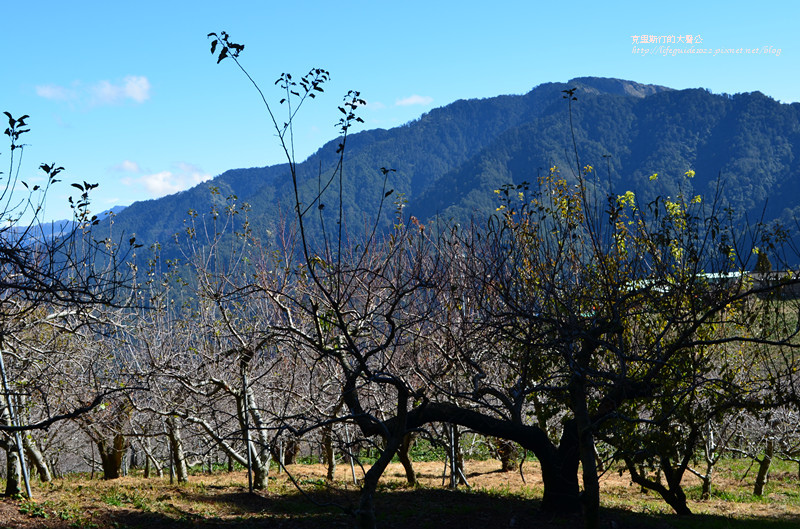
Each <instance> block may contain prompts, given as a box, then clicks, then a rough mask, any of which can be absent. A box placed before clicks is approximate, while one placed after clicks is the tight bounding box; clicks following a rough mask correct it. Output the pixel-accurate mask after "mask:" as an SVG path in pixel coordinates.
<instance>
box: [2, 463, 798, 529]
mask: <svg viewBox="0 0 800 529" xmlns="http://www.w3.org/2000/svg"><path fill="white" fill-rule="evenodd" d="M415 468H416V469H417V471H418V474H419V478H420V481H421V485H420V486H418V487H416V488H412V487H408V486H407V485H406V484H405V482H404V474H403V472H402V467H400V465H399V464H393V465H391V466H390V467H389V470H388V471H387V473H386V476H385V478H384V480H383V482H382V485H381V491H380V494H379V495H378V498H377V513H378V524H379V526H380V527H384V528H392V529H403V528H414V529H424V528H434V529H445V528H449V527H457V528H459V529H469V528H481V529H483V528H487V527H537V528H544V529H550V528H564V527H579V526H580V520H579V518H577V517H575V516H568V515H564V516H553V515H549V514H543V513H541V512H540V511H539V499H540V498H541V494H542V483H541V479H540V476H539V473H538V468H537V466H536V463H533V462H528V463H526V464H525V466H524V473H525V478H526V482H525V483H523V481H522V478H521V476H520V474H519V473H518V472H510V473H504V472H500V470H499V468H500V464H499V463H498V462H496V461H491V460H489V461H469V462H467V464H466V470H467V477H468V480H469V482H470V485H471V488H466V487H463V486H462V487H461V488H460V489H459V490H457V491H451V490H447V489H445V488H443V487H442V471H443V463H441V462H425V463H416V464H415ZM290 471H291V472H292V474H293V475H294V477H295V479H296V480H297V482H298V483H299V484H300V485H301V486H302V488H303V490H304V491H305V493H303V494H301V493H299V492H298V491H297V490H296V488H295V487H294V486H293V485H292V484H291V483H290V482H289V481H288V479H287V478H286V474H285V473H282V474H276V473H274V472H273V474H272V477H271V478H272V479H271V480H270V485H269V489H268V490H267V491H264V492H259V493H257V494H254V495H250V494H248V493H247V487H246V483H247V478H246V476H245V474H244V473H243V472H234V473H230V474H229V473H216V474H211V475H210V474H196V475H193V476H192V477H191V479H190V481H189V483H187V484H183V485H180V486H179V485H170V484H169V480H168V479H167V478H164V479H158V478H152V479H147V480H145V479H143V478H141V477H139V476H128V477H125V478H121V479H118V480H114V481H97V480H94V481H91V480H88V479H87V478H86V476H70V477H67V478H65V479H61V480H57V481H55V482H54V483H52V484H34V497H35V500H33V501H31V500H23V499H8V500H5V501H0V527H2V528H15V529H16V528H24V529H33V528H65V529H66V528H75V529H79V528H86V529H90V528H94V529H105V528H135V527H141V528H146V529H162V528H167V527H170V528H172V527H177V528H188V527H218V528H249V527H259V528H263V527H287V528H290V527H291V528H294V527H299V528H312V527H314V528H316V527H327V528H335V527H350V526H352V521H351V518H350V517H349V516H348V515H347V514H346V513H345V512H344V511H343V510H342V508H339V507H336V505H338V506H341V507H344V508H347V507H351V506H352V505H354V504H355V502H356V501H357V487H355V486H354V485H353V484H352V478H351V476H350V468H349V467H348V466H344V465H342V466H340V467H339V469H338V472H337V479H336V481H335V482H334V484H332V485H331V484H329V483H327V482H326V481H325V480H324V479H323V478H324V468H323V467H322V466H320V465H295V466H293V467H290ZM717 472H718V475H717V476H716V479H715V483H716V487H715V488H714V489H713V493H712V497H711V499H709V500H705V501H701V500H700V487H699V483H694V481H692V480H691V479H690V480H689V481H688V482H687V485H688V493H689V497H690V499H691V501H690V508H691V509H692V511H693V512H695V513H696V515H695V516H690V517H677V516H674V515H672V514H671V512H670V509H669V507H668V506H667V505H666V504H665V503H664V502H663V501H662V500H661V499H660V498H659V497H657V496H656V495H654V494H653V493H649V494H644V493H642V492H641V491H640V490H639V487H637V486H635V485H632V484H631V483H630V480H629V479H628V477H627V476H626V475H625V474H622V475H620V474H618V473H608V474H606V475H605V476H603V478H602V484H601V487H602V490H603V495H602V499H601V501H602V505H603V522H602V526H603V527H619V528H626V527H627V528H636V529H638V528H665V529H667V528H675V529H683V528H687V529H691V528H702V529H715V528H733V529H746V528H767V529H789V528H794V529H797V528H798V527H800V480H798V477H797V469H796V468H790V467H788V466H785V467H781V466H778V467H777V468H775V469H773V473H772V476H771V481H770V483H769V485H768V486H767V489H766V493H765V495H764V496H763V497H761V498H758V497H755V496H753V495H752V493H751V492H752V479H753V472H754V470H753V469H750V470H749V471H748V469H747V464H746V463H742V462H741V461H731V462H726V464H725V465H724V466H723V468H720V469H718V471H717Z"/></svg>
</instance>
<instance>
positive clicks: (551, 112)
mask: <svg viewBox="0 0 800 529" xmlns="http://www.w3.org/2000/svg"><path fill="white" fill-rule="evenodd" d="M572 88H575V89H576V91H575V96H576V97H577V101H574V102H573V105H572V121H573V124H574V128H573V129H570V126H569V121H570V116H569V114H568V108H567V104H566V102H565V101H564V100H563V96H564V93H563V91H564V90H568V89H572ZM573 132H574V134H575V137H576V141H577V143H578V153H579V159H580V162H581V164H582V163H583V162H585V163H586V164H587V165H595V166H596V169H597V171H600V172H603V173H604V175H603V176H604V178H605V179H607V180H608V182H609V184H608V186H609V189H607V191H612V190H613V189H618V188H625V189H626V190H627V189H629V188H630V189H633V190H635V191H636V192H637V193H642V195H643V197H654V196H655V194H658V193H660V194H665V195H669V194H675V193H677V192H678V191H679V188H680V187H681V186H684V187H686V186H688V187H689V188H691V189H689V191H691V192H699V193H708V192H710V191H712V188H711V185H712V182H715V181H716V177H717V175H718V174H720V173H722V174H723V177H724V178H726V179H727V181H728V184H727V185H728V186H729V187H730V189H729V192H728V195H729V196H726V200H727V201H728V203H730V204H731V205H733V206H734V207H737V208H740V209H742V210H743V211H745V212H748V213H750V212H753V211H756V210H757V209H758V206H759V202H763V201H764V200H766V199H767V198H771V199H772V202H773V204H772V206H771V208H768V209H769V213H770V215H771V217H772V218H777V217H781V216H784V217H785V218H790V217H791V216H792V215H795V214H797V213H800V209H798V203H800V198H798V196H797V193H798V191H797V188H798V187H800V186H796V182H797V180H798V179H800V168H798V164H797V160H798V159H800V158H799V157H798V156H797V155H796V153H799V151H800V104H793V105H786V104H782V103H778V102H776V101H774V100H773V99H771V98H769V97H767V96H765V95H763V94H761V93H760V92H752V93H746V94H736V95H733V96H731V95H728V94H712V93H711V92H710V91H708V90H705V89H687V90H676V89H672V88H669V87H664V86H659V85H647V84H641V83H638V82H635V81H627V80H622V79H614V78H602V77H577V78H574V79H571V80H570V81H568V82H566V83H543V84H540V85H537V86H536V87H534V88H533V89H532V90H530V91H529V92H528V93H526V94H522V95H500V96H495V97H491V98H485V99H467V100H458V101H455V102H453V103H451V104H449V105H446V106H444V107H440V108H436V109H433V110H431V111H429V112H427V113H425V114H422V115H421V116H420V117H419V118H418V119H416V120H413V121H411V122H408V123H406V124H404V125H401V126H399V127H395V128H392V129H370V130H366V131H362V132H358V133H354V134H352V135H350V136H348V139H347V148H346V151H345V179H344V189H343V193H342V195H343V199H344V207H345V212H346V215H347V216H348V218H351V219H356V220H358V219H361V218H374V215H375V214H377V205H378V203H379V202H380V200H381V198H382V196H383V194H384V193H385V191H386V190H385V189H384V188H383V176H382V174H381V171H380V168H382V167H388V168H392V169H394V170H395V172H393V173H391V174H390V179H389V182H388V183H389V186H390V188H391V189H394V190H395V191H396V192H397V194H398V195H399V194H400V193H403V195H404V199H405V200H407V202H408V204H407V206H406V211H407V213H410V214H413V215H415V216H417V217H418V218H419V219H420V220H423V221H427V220H429V219H431V218H433V217H435V216H437V215H441V216H443V217H446V218H448V219H451V218H452V219H455V220H457V221H458V220H465V219H466V218H468V217H470V216H472V215H475V214H477V213H479V212H480V213H482V214H487V213H489V212H491V211H493V210H494V208H493V207H492V206H493V205H494V203H493V200H494V196H493V194H492V192H491V191H492V190H493V189H496V188H497V187H498V186H499V185H502V184H504V183H519V182H521V181H523V180H527V181H534V180H535V178H536V175H537V174H540V173H541V171H543V170H549V168H550V167H552V166H553V165H557V166H559V167H562V168H563V169H565V170H568V169H569V168H570V167H575V161H574V155H573V154H572V150H573V149H572V139H571V138H572V133H573ZM340 141H341V140H338V139H337V140H333V141H330V142H327V143H326V144H324V145H323V146H321V147H320V148H319V149H317V151H315V152H314V153H313V154H312V155H311V156H309V157H308V158H307V159H306V160H304V161H303V162H301V163H298V165H297V169H298V177H299V180H300V182H301V192H302V197H301V201H305V202H306V203H310V201H311V200H312V198H313V197H314V196H315V195H316V193H317V191H318V189H319V188H320V187H321V185H320V175H319V169H320V168H322V171H323V174H327V172H328V171H329V170H330V168H331V167H333V166H334V165H335V162H336V159H337V155H336V150H337V147H338V144H339V142H340ZM603 166H605V167H603ZM690 169H691V170H694V171H695V172H696V173H697V175H698V176H697V178H695V179H694V180H693V181H692V182H689V183H686V182H685V181H684V180H685V179H682V175H683V173H684V172H686V171H688V170H690ZM573 171H574V169H573ZM653 173H659V174H660V175H661V177H660V178H659V179H658V181H657V182H656V184H655V185H654V184H653V183H652V182H651V181H650V179H649V176H650V175H652V174H653ZM793 184H794V185H793ZM209 188H213V189H214V190H215V191H214V193H211V192H209ZM792 190H794V192H792ZM291 191H292V190H291V180H290V177H289V170H288V165H287V164H278V165H273V166H268V167H260V168H249V169H231V170H229V171H226V172H224V173H222V174H220V175H218V176H217V177H215V178H214V179H212V180H211V181H209V182H205V183H204V184H200V185H198V186H195V187H194V188H192V189H189V190H186V191H183V192H181V193H178V194H175V195H169V196H167V197H162V198H160V199H155V200H152V201H145V202H137V203H134V204H132V205H131V206H130V207H129V208H127V209H126V210H125V211H123V212H121V213H120V214H118V215H116V216H115V219H114V223H115V230H117V233H120V231H119V230H121V231H122V232H124V233H126V234H131V235H133V234H135V235H136V237H137V239H139V240H140V241H142V242H145V243H147V244H149V243H152V242H155V241H160V242H162V244H163V243H164V242H165V241H167V240H171V239H172V236H173V234H174V233H176V232H179V231H180V230H181V229H182V228H183V227H184V221H185V219H186V218H188V217H187V216H188V212H189V211H190V210H193V211H195V212H197V213H198V214H200V215H202V214H203V213H207V212H208V211H210V210H211V208H212V207H217V208H219V207H220V206H222V205H224V204H225V203H226V199H228V198H229V197H233V196H235V197H236V200H237V201H238V202H248V203H250V205H251V210H250V213H249V215H250V221H251V225H252V227H253V229H254V231H255V232H256V233H257V234H260V235H262V236H270V234H274V233H275V232H276V230H277V229H278V227H279V224H280V223H281V222H283V221H284V220H285V219H286V218H291V216H292V215H293V208H292V205H293V194H292V192H291ZM776 193H777V194H778V196H777V197H773V195H774V194H776ZM334 198H335V197H330V196H323V197H322V202H323V203H324V202H326V201H332V200H334ZM231 200H232V198H231ZM279 205H280V207H279ZM154 209H157V210H158V211H159V214H158V215H155V216H154V215H152V211H153V210H154ZM388 209H390V210H391V209H392V208H388ZM784 210H785V211H784ZM328 211H329V210H328ZM320 215H323V213H322V212H321V213H320ZM324 215H330V213H324ZM333 220H334V219H329V220H328V222H331V221H333ZM382 223H383V225H384V226H388V225H390V223H391V220H390V219H388V218H386V219H383V221H382ZM101 224H103V223H101Z"/></svg>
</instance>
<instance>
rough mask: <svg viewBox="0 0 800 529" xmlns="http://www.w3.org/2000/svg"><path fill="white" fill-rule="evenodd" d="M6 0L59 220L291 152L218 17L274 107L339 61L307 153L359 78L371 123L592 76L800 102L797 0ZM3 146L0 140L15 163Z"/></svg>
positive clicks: (32, 157) (21, 110) (23, 89)
mask: <svg viewBox="0 0 800 529" xmlns="http://www.w3.org/2000/svg"><path fill="white" fill-rule="evenodd" d="M1 12H2V15H3V19H4V23H3V27H4V29H3V34H4V42H5V43H6V49H5V50H4V52H3V58H2V59H0V71H2V82H0V112H2V111H8V112H10V113H11V114H12V115H14V116H15V117H16V116H19V115H21V114H29V115H30V116H31V118H30V120H29V124H30V126H31V128H32V131H31V132H30V133H28V134H27V135H26V137H25V142H26V143H27V144H28V146H27V147H26V149H25V158H24V160H23V165H22V171H21V177H22V179H24V180H27V181H29V182H34V181H35V179H36V177H37V176H38V175H37V173H38V172H39V171H38V169H37V168H38V165H39V164H40V163H43V162H47V163H51V162H56V163H57V164H58V165H61V166H64V167H65V168H66V171H65V173H64V180H65V183H63V184H60V185H59V187H57V188H55V189H54V190H53V191H52V192H51V194H50V196H48V199H47V207H48V209H47V212H46V214H45V215H46V217H47V218H66V217H68V216H69V215H68V212H69V210H68V208H67V206H66V197H67V196H68V195H69V194H70V189H71V188H69V186H68V185H67V182H70V181H83V180H85V181H88V182H92V183H99V184H100V187H99V188H97V189H96V190H95V191H94V194H93V210H95V211H98V212H99V211H102V210H104V209H107V208H110V207H112V206H114V205H127V204H130V203H132V202H134V201H137V200H146V199H150V198H155V197H159V196H163V195H164V194H168V193H172V192H177V191H179V190H182V189H186V188H188V187H191V186H193V185H196V184H198V183H200V182H202V181H204V180H206V179H208V178H211V177H213V176H216V175H217V174H219V173H221V172H223V171H225V170H227V169H231V168H237V167H253V166H263V165H270V164H273V163H279V162H282V161H284V159H283V158H282V155H281V151H280V150H279V149H278V145H277V140H276V138H275V136H274V131H272V130H271V128H270V122H269V120H268V116H267V115H266V114H265V112H264V111H263V107H262V106H261V104H260V101H259V99H258V95H257V93H256V92H255V91H254V90H253V88H252V86H250V85H249V84H248V82H247V80H246V79H245V78H244V77H243V75H242V74H241V73H240V72H238V71H237V70H236V69H235V65H234V64H233V63H232V62H230V61H224V62H223V63H222V64H219V65H217V64H215V60H214V59H213V58H212V56H211V54H210V51H209V41H208V40H207V38H206V35H207V34H208V33H209V32H212V31H216V32H219V31H223V30H224V31H227V32H229V33H230V35H231V38H232V40H234V41H236V42H240V43H243V44H245V46H246V48H245V50H244V53H243V54H242V56H241V61H242V63H243V64H244V66H245V67H246V68H248V70H249V71H250V73H251V74H252V75H253V77H254V78H255V79H256V80H257V81H258V82H259V83H260V84H261V86H262V88H264V89H265V92H266V94H267V96H268V97H269V98H270V100H271V101H272V102H274V103H275V104H276V109H280V107H278V106H277V101H278V100H279V99H280V94H279V92H278V91H277V90H276V89H275V88H274V86H273V82H274V80H275V79H276V78H277V77H278V76H279V75H280V73H281V72H291V73H293V74H295V75H302V74H303V73H305V72H307V71H308V70H309V69H310V68H312V67H321V68H325V69H327V70H329V71H330V72H331V81H330V82H329V83H328V85H327V86H326V92H325V94H324V95H323V96H321V97H319V98H318V99H316V100H314V101H313V102H312V104H311V105H309V106H308V107H306V108H305V109H304V112H303V113H302V114H301V115H300V117H299V119H298V121H297V122H296V123H297V126H296V129H295V130H296V147H297V154H298V157H299V158H300V159H302V158H304V157H306V156H307V155H309V154H311V153H312V152H314V151H315V150H316V149H317V148H318V147H319V146H321V145H322V143H324V142H325V141H327V140H330V139H332V138H333V137H335V134H336V126H335V125H336V122H337V120H338V111H337V110H336V107H337V106H338V105H339V104H340V102H341V97H342V96H343V95H344V94H345V93H346V92H347V91H348V90H350V89H355V90H359V91H360V92H361V93H362V96H363V97H364V99H366V100H367V102H368V105H367V106H366V107H365V108H362V109H361V116H362V117H363V119H364V120H365V125H364V126H363V128H376V127H383V128H389V127H394V126H397V125H402V124H403V123H406V122H408V121H410V120H413V119H415V118H417V117H419V115H421V114H422V113H424V112H427V111H429V110H431V109H432V108H435V107H438V106H443V105H446V104H448V103H451V102H453V101H455V100H458V99H465V98H484V97H491V96H495V95H500V94H522V93H525V92H527V91H529V90H530V89H532V88H533V87H535V86H536V85H538V84H541V83H544V82H551V81H567V80H569V79H571V78H574V77H581V76H603V77H619V78H623V79H631V80H635V81H638V82H642V83H653V84H660V85H666V86H670V87H674V88H690V87H704V88H709V89H710V90H712V91H713V92H715V93H721V92H727V93H738V92H750V91H755V90H759V91H761V92H763V93H765V94H767V95H769V96H771V97H773V98H775V99H777V100H780V101H782V102H787V103H788V102H798V101H800V55H799V54H800V31H798V29H797V23H798V21H800V2H796V1H774V2H753V1H741V2H740V1H727V2H700V1H697V0H695V1H691V2H687V1H671V2H644V1H641V2H605V3H601V2H596V1H595V2H580V1H574V2H571V3H570V2H544V3H542V2H534V1H532V0H528V1H505V0H495V1H492V2H485V1H484V2H477V1H471V0H461V1H436V0H427V1H417V0H406V1H403V2H397V1H393V2H383V1H371V2H367V1H363V2H353V1H347V0H343V1H337V2H332V1H302V0H295V1H293V2H274V1H271V0H270V1H261V2H251V1H240V2H223V1H218V2H206V1H202V0H199V1H193V2H183V1H170V0H161V1H159V2H154V1H150V0H138V1H136V2H108V1H103V2H95V1H80V0H76V1H74V2H64V1H37V0H28V1H27V2H14V3H11V2H5V1H4V2H3V7H2V11H1ZM687 35H690V36H691V37H692V43H691V44H689V43H687V39H686V36H687ZM634 37H635V38H634ZM698 37H699V42H698ZM643 38H644V39H645V40H647V41H648V42H647V43H646V44H641V43H640V42H634V41H635V40H636V41H641V40H642V39H643ZM650 40H655V41H656V42H653V43H650V42H649V41H650ZM659 40H660V41H661V42H658V41H659ZM691 48H695V50H696V51H697V50H706V51H707V53H693V54H692V53H688V51H687V50H689V49H691ZM717 50H724V51H719V52H717ZM748 50H749V52H748ZM4 128H5V126H4V127H3V129H4ZM3 138H5V136H4V137H3ZM8 161H9V158H8V148H7V146H6V144H5V142H3V143H2V144H0V170H2V171H4V172H6V173H7V172H8V171H7V167H8V166H7V164H8ZM3 177H4V176H3ZM73 191H74V189H73Z"/></svg>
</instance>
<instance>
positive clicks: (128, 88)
mask: <svg viewBox="0 0 800 529" xmlns="http://www.w3.org/2000/svg"><path fill="white" fill-rule="evenodd" d="M124 81H125V87H124V91H125V97H127V98H129V99H133V100H134V101H136V102H137V103H143V102H145V101H146V100H148V99H150V81H148V80H147V77H144V76H136V75H129V76H127V77H126V78H125V79H124Z"/></svg>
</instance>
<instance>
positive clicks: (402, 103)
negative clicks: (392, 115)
mask: <svg viewBox="0 0 800 529" xmlns="http://www.w3.org/2000/svg"><path fill="white" fill-rule="evenodd" d="M431 103H433V98H432V97H430V96H421V95H417V94H414V95H412V96H408V97H406V98H403V99H398V100H397V101H395V103H394V104H395V105H396V106H399V107H407V106H410V105H430V104H431Z"/></svg>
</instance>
